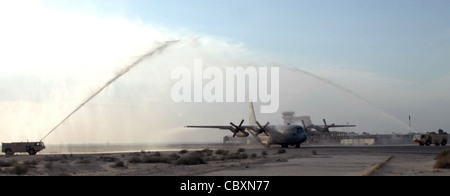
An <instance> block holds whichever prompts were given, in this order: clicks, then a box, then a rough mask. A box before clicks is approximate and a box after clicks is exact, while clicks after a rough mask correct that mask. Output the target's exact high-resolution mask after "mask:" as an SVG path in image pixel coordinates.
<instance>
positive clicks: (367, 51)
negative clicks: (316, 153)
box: [0, 0, 450, 142]
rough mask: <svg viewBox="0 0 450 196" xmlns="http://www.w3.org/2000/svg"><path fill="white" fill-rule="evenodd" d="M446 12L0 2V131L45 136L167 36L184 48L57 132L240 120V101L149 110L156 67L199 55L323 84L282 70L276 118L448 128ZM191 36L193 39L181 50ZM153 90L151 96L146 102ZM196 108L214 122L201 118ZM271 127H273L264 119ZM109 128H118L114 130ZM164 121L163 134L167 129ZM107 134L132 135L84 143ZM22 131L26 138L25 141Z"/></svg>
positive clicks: (179, 1) (365, 5) (355, 4)
mask: <svg viewBox="0 0 450 196" xmlns="http://www.w3.org/2000/svg"><path fill="white" fill-rule="evenodd" d="M448 10H450V1H448V0H427V1H425V0H405V1H403V0H394V1H393V0H386V1H384V0H376V1H369V0H349V1H347V0H314V1H301V0H292V1H289V0H282V1H272V0H245V1H234V0H226V1H225V0H224V1H222V0H214V1H206V0H189V1H184V0H164V1H156V0H155V1H152V0H146V1H143V0H108V1H104V0H76V1H75V0H36V1H2V2H0V28H1V31H0V43H1V44H0V57H1V58H0V106H2V108H3V111H4V112H3V113H1V114H0V132H1V131H3V132H6V133H8V134H5V137H6V138H7V140H14V138H20V139H22V140H25V138H27V139H28V138H29V137H34V138H39V137H41V136H43V135H45V133H47V130H50V129H51V128H53V126H54V125H56V124H57V122H59V120H61V119H62V118H63V117H61V116H64V115H66V114H67V113H69V112H70V111H71V109H73V108H74V107H75V106H76V105H77V104H79V103H80V102H81V101H82V100H84V99H85V98H86V97H87V96H89V94H90V93H92V92H93V91H95V89H97V88H98V87H99V84H102V82H104V81H107V80H108V78H110V77H111V76H113V75H114V73H117V70H118V69H119V68H120V67H123V65H124V64H127V63H129V62H130V61H132V60H133V59H132V57H135V56H137V55H139V54H142V53H143V51H148V48H154V47H155V46H156V45H157V44H158V43H160V42H162V41H167V40H173V39H177V40H188V41H187V42H184V43H183V44H181V45H180V46H178V48H177V50H174V51H171V52H172V53H170V51H168V52H167V53H170V54H171V55H169V54H165V55H162V56H161V57H158V58H157V59H154V61H155V62H159V64H158V66H157V68H148V66H147V68H145V67H144V66H143V67H144V68H139V69H143V70H141V73H131V74H130V76H126V77H125V79H121V81H119V82H118V84H116V85H115V86H113V87H111V88H109V89H107V91H106V92H105V93H103V94H102V95H100V97H99V98H98V99H97V100H94V104H91V105H89V106H88V107H87V109H86V110H85V111H80V114H79V116H78V117H74V119H73V120H72V121H71V122H68V123H67V125H66V127H62V129H67V130H77V131H79V130H82V131H84V132H83V133H82V134H79V135H82V136H81V137H82V138H83V139H81V140H83V141H85V142H104V141H114V142H121V141H127V142H129V141H133V140H134V141H139V142H145V141H147V140H143V139H142V136H141V135H139V134H137V133H141V132H144V130H148V129H151V128H155V127H156V125H155V124H154V123H152V122H148V121H146V117H148V116H152V115H153V116H154V117H155V116H162V117H160V118H161V119H162V120H161V119H159V118H157V117H155V118H157V119H158V122H164V120H167V119H168V118H170V120H167V121H168V123H164V125H161V126H158V129H167V128H174V127H181V126H182V125H186V124H190V123H191V122H192V123H196V122H195V121H196V119H198V118H202V119H203V121H198V122H197V123H206V122H208V121H212V122H211V124H214V123H216V124H217V123H228V122H229V121H239V120H240V119H241V118H247V116H246V115H247V114H246V111H247V109H246V107H247V106H246V105H245V104H244V105H238V106H233V107H232V108H233V110H232V109H228V110H229V111H228V110H227V111H221V109H222V108H223V106H222V105H221V104H217V105H219V106H217V108H216V106H214V105H207V106H205V105H202V106H201V107H202V108H201V109H198V110H199V111H202V112H203V113H202V112H198V113H199V114H198V115H197V116H195V115H193V116H188V114H186V113H187V112H190V111H192V108H194V106H193V105H186V106H185V105H183V107H186V108H184V109H179V108H176V107H175V106H172V105H170V104H172V103H166V102H164V103H165V104H166V105H164V104H161V103H162V102H163V101H161V100H164V98H166V97H165V96H166V94H165V93H166V91H167V88H170V85H169V84H170V81H169V82H166V83H165V82H162V81H165V79H164V78H163V79H161V78H159V79H161V80H158V77H162V76H164V74H165V73H166V72H168V71H167V70H165V69H169V68H168V67H172V68H173V66H178V65H183V64H184V65H185V64H186V62H189V63H187V64H189V65H190V64H191V63H192V59H194V58H199V57H200V58H204V62H205V63H207V64H209V65H213V66H230V65H233V66H234V64H238V65H239V64H246V65H249V64H252V63H254V64H258V66H267V65H280V66H287V67H294V68H298V69H300V70H306V71H308V72H310V73H312V74H314V75H317V76H319V77H321V78H326V79H327V80H328V81H325V82H324V81H319V80H317V79H316V80H314V78H311V77H309V76H307V75H308V74H305V73H304V72H302V71H299V72H295V71H293V73H294V74H293V73H290V72H289V73H287V74H286V75H289V76H290V77H287V76H286V77H284V78H285V79H286V81H284V83H283V82H282V83H283V84H285V83H287V81H291V82H293V83H295V84H294V85H292V86H290V84H289V85H286V88H285V90H287V89H289V90H288V91H287V92H282V95H284V96H285V97H284V98H282V99H281V101H282V104H281V106H280V107H281V108H280V112H282V111H283V110H295V111H296V112H297V114H299V115H300V114H309V115H312V116H313V121H315V122H316V123H317V124H319V123H320V122H321V120H320V119H322V118H327V119H331V121H334V122H336V123H346V122H349V121H350V122H351V123H354V124H358V126H359V128H360V129H359V130H358V131H366V130H377V131H381V132H391V131H398V130H399V129H404V128H405V127H402V125H400V126H398V125H397V126H394V128H389V125H387V124H389V123H391V124H392V123H393V122H386V121H390V120H386V119H383V118H380V117H379V116H377V115H381V116H383V115H385V114H383V113H388V115H385V117H386V116H388V117H386V118H391V117H390V116H392V117H393V118H396V120H394V121H398V120H400V121H402V122H403V123H407V121H408V120H407V119H408V116H409V115H412V116H413V120H414V121H413V128H415V129H417V130H426V131H432V130H433V131H435V130H437V129H438V128H443V129H444V130H450V126H449V124H448V120H447V119H448V116H450V101H449V99H448V97H449V96H450V12H449V11H448ZM196 39H198V40H200V41H192V40H196ZM189 40H190V41H189ZM198 45H201V46H198ZM182 46H184V47H185V48H182ZM130 58H131V60H130ZM164 66H165V68H163V67H164ZM286 71H288V70H287V69H286V70H285V69H283V70H282V73H286ZM136 72H139V71H136ZM143 73H148V74H154V73H158V74H156V75H151V79H150V80H151V81H152V82H155V81H156V83H157V84H159V85H157V84H152V85H149V84H148V83H149V79H148V78H149V75H145V74H143ZM295 73H296V74H300V77H299V75H295ZM133 74H135V75H133ZM305 77H306V78H305ZM126 78H128V79H126ZM158 81H159V83H158ZM330 82H331V83H333V84H332V85H329V83H330ZM327 83H328V84H327ZM341 87H342V88H341ZM299 88H300V89H299ZM155 89H157V90H155ZM147 91H152V92H151V93H150V92H147ZM154 91H157V92H159V93H160V94H164V95H163V96H157V95H155V94H152V93H154ZM169 91H170V89H169ZM283 93H284V94H283ZM74 95H76V96H74ZM130 95H133V96H130ZM292 95H295V96H292ZM305 95H307V96H305ZM294 97H295V99H294ZM283 100H284V104H283ZM54 103H57V104H54ZM152 103H159V105H160V108H156V107H157V106H149V105H150V104H152ZM293 103H296V104H297V105H296V107H292V104H293ZM355 105H356V106H355ZM137 106H139V107H138V108H139V109H136V108H135V107H137ZM162 106H166V107H165V108H164V107H162ZM195 106H196V107H197V106H198V105H195ZM242 106H243V110H242V111H243V112H241V111H239V112H237V113H243V114H242V116H239V115H238V116H237V117H236V119H230V117H232V118H234V117H233V115H236V111H235V110H236V108H242ZM353 107H356V109H355V108H353ZM98 108H108V109H98ZM119 108H120V109H119ZM124 108H127V109H124ZM181 108H182V107H181ZM171 109H172V111H170V110H171ZM115 110H117V111H120V112H117V111H116V112H117V113H115V112H114V111H115ZM175 110H179V111H175ZM347 110H351V111H347ZM380 110H382V111H380ZM208 111H213V112H211V113H214V112H219V113H220V112H224V113H225V114H223V115H221V116H220V117H212V115H208V113H209V112H208ZM106 113H107V114H106ZM361 113H364V115H367V116H364V115H362V114H361ZM375 113H376V114H375ZM105 114H106V115H105ZM214 114H215V113H214ZM121 115H124V116H125V117H124V116H121ZM100 116H101V117H103V118H104V119H100ZM119 116H121V117H119ZM127 116H128V118H127ZM136 116H139V117H136ZM274 116H276V118H277V120H278V119H280V118H279V114H278V113H277V114H276V115H275V114H274ZM163 117H164V118H163ZM269 117H273V116H269ZM269 117H265V118H264V120H266V119H267V120H270V118H269ZM90 118H98V119H96V121H95V123H93V121H89V120H87V119H90ZM117 118H120V119H124V120H123V121H124V123H122V124H120V125H118V124H119V123H118V120H117ZM172 118H173V119H172ZM181 118H183V119H181ZM83 119H84V120H83ZM375 119H377V120H375ZM77 120H78V121H77ZM22 121H23V122H22ZM80 121H81V122H86V123H84V124H83V123H80ZM103 121H104V122H103ZM112 121H113V122H114V123H112ZM193 121H194V122H193ZM369 121H370V122H369ZM37 122H39V123H37ZM97 122H103V123H97ZM170 123H173V124H174V125H173V126H169V125H167V124H170ZM177 123H178V124H177ZM85 124H87V125H85ZM107 124H112V125H109V126H107ZM123 124H126V125H123ZM136 124H140V125H136ZM208 124H210V123H208ZM393 124H395V122H394V123H393ZM384 125H385V126H384ZM111 127H116V128H117V127H119V128H123V127H125V128H128V129H136V130H140V131H135V132H133V131H131V133H128V135H127V136H121V137H122V139H123V140H121V139H120V138H119V139H117V135H116V136H111V137H108V138H106V139H104V138H102V139H99V138H101V137H102V136H95V137H94V136H92V137H93V138H94V139H92V138H89V137H90V136H88V135H89V134H91V132H90V131H92V130H98V129H104V130H106V129H111ZM387 127H388V128H387ZM119 128H117V129H119ZM30 129H33V130H36V129H38V130H39V131H34V132H32V134H31V135H32V136H29V135H27V134H30V133H28V132H27V131H28V130H30ZM5 130H14V132H18V133H20V134H11V133H10V132H8V131H5ZM403 131H404V130H403ZM3 132H2V133H3ZM61 132H64V131H61ZM175 132H176V131H175ZM66 133H70V131H66ZM189 133H192V132H189ZM205 133H206V132H201V134H205ZM71 134H72V135H71V136H76V135H77V134H76V133H75V132H74V131H72V132H71ZM208 134H209V132H208ZM69 135H70V134H69ZM94 135H95V134H94ZM97 135H101V134H100V133H97ZM130 135H131V136H130ZM144 135H145V136H152V137H155V138H159V139H165V138H170V137H169V136H164V137H162V136H161V137H158V136H160V135H163V134H158V136H155V135H154V134H153V135H152V134H150V133H147V134H144ZM60 137H66V138H67V135H66V136H64V135H60V136H58V138H60ZM212 137H215V138H219V140H220V139H221V137H218V136H217V135H212ZM74 138H75V137H74ZM113 138H114V139H113ZM180 138H181V139H180ZM180 138H178V140H182V137H181V136H180ZM49 139H50V140H51V139H52V138H49ZM190 139H193V140H195V139H197V140H198V138H195V137H194V136H191V138H190ZM0 140H1V138H0ZM178 140H177V141H178ZM66 141H68V142H69V140H68V139H67V140H66ZM77 141H79V140H77V139H74V140H70V142H77ZM158 141H160V140H158Z"/></svg>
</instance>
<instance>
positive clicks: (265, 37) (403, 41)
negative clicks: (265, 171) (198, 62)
mask: <svg viewBox="0 0 450 196" xmlns="http://www.w3.org/2000/svg"><path fill="white" fill-rule="evenodd" d="M44 2H45V3H46V4H47V5H49V6H50V7H54V8H55V9H63V10H68V11H80V10H82V11H85V12H95V13H98V14H101V15H105V16H110V17H126V18H129V19H132V20H140V21H142V22H143V23H146V24H154V25H157V26H162V27H165V28H168V29H173V30H175V31H180V32H181V33H183V32H187V33H191V34H198V35H202V34H205V35H210V36H217V37H221V38H223V39H226V40H230V41H235V42H241V43H243V44H245V47H246V48H248V49H249V50H252V51H257V52H259V53H262V54H264V55H269V56H270V57H271V58H272V59H271V60H275V61H277V62H280V63H286V64H293V65H298V66H303V67H308V66H315V65H322V64H330V63H331V64H336V65H339V66H343V67H344V68H345V67H350V68H356V69H362V70H368V71H373V72H377V73H380V74H386V75H388V76H390V77H399V78H402V79H405V80H409V81H420V82H426V81H429V80H432V79H434V78H436V77H441V76H445V75H448V73H449V71H450V66H448V64H449V55H448V54H449V51H450V41H449V39H450V27H449V26H450V19H449V18H450V12H448V9H449V8H450V1H448V0H430V1H423V0H395V1H391V0H377V1H368V0H338V1H336V0H318V1H302V0H283V1H274V0H246V1H234V0H232V1H229V0H226V1H223V0H215V1H205V0H191V1H180V0H167V1H151V0H150V1H142V0H110V1H107V2H104V1H101V0H89V1H86V0H85V1H44Z"/></svg>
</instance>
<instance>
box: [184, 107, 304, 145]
mask: <svg viewBox="0 0 450 196" xmlns="http://www.w3.org/2000/svg"><path fill="white" fill-rule="evenodd" d="M249 121H250V125H243V124H244V120H242V121H241V123H240V124H239V125H236V124H234V123H233V122H230V125H231V126H230V125H225V126H220V125H219V126H185V128H214V129H223V130H230V131H231V132H232V133H233V137H248V136H249V135H250V134H251V135H253V136H254V137H255V138H256V139H257V140H258V141H259V142H260V143H261V144H263V145H264V146H265V147H270V145H273V144H278V145H281V147H283V148H288V147H289V146H290V145H291V146H295V147H296V148H300V144H302V143H303V142H305V141H306V139H307V136H306V132H305V129H303V127H302V126H299V125H269V124H270V123H269V122H268V123H266V124H265V125H264V126H261V124H260V123H259V122H258V121H256V116H255V111H254V108H253V103H252V102H250V104H249ZM263 133H264V134H263Z"/></svg>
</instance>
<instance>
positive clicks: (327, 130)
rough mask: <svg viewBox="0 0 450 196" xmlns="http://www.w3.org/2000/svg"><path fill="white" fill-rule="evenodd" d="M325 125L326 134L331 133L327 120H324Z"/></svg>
mask: <svg viewBox="0 0 450 196" xmlns="http://www.w3.org/2000/svg"><path fill="white" fill-rule="evenodd" d="M323 123H324V125H325V129H324V132H327V133H329V132H330V129H329V127H328V125H327V121H326V120H325V119H323ZM333 125H334V124H333Z"/></svg>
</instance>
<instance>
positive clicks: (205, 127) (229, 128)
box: [184, 125, 233, 130]
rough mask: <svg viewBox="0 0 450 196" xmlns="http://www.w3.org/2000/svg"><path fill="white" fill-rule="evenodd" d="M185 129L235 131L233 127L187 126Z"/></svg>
mask: <svg viewBox="0 0 450 196" xmlns="http://www.w3.org/2000/svg"><path fill="white" fill-rule="evenodd" d="M184 128H202V129H227V130H233V126H229V125H228V126H214V125H213V126H185V127H184Z"/></svg>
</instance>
